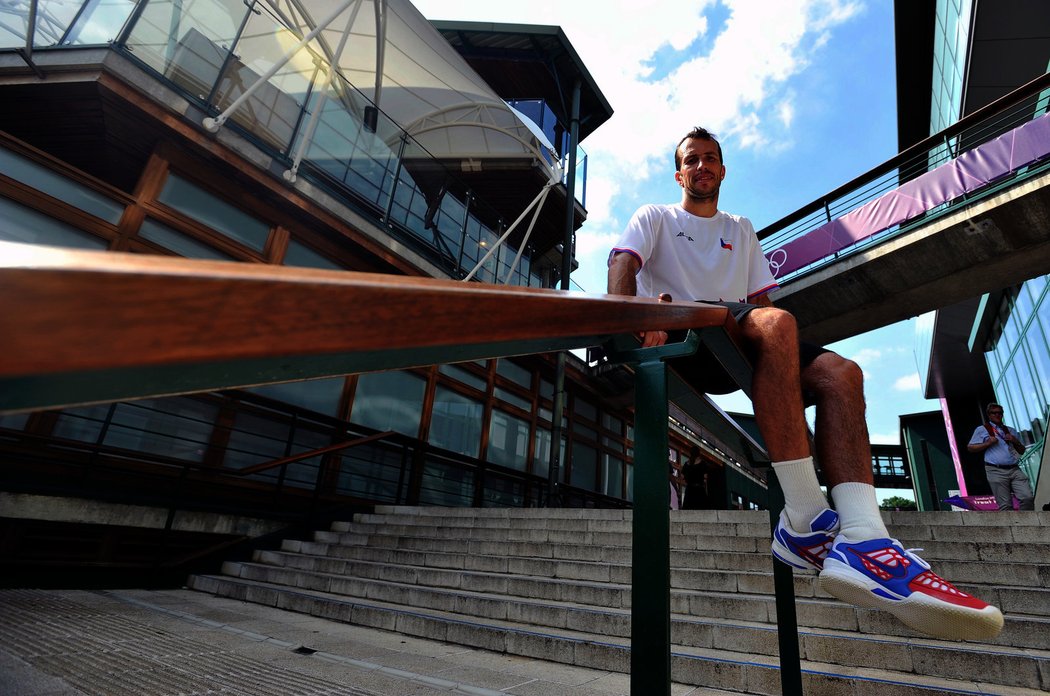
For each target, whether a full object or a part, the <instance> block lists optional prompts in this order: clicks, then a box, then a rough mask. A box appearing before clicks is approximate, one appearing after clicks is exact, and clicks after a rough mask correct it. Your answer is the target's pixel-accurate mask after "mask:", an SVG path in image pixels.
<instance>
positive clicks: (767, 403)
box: [741, 308, 832, 532]
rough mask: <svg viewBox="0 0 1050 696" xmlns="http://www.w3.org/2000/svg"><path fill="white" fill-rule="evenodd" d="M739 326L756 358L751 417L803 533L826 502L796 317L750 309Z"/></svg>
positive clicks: (786, 509)
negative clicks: (812, 440)
mask: <svg viewBox="0 0 1050 696" xmlns="http://www.w3.org/2000/svg"><path fill="white" fill-rule="evenodd" d="M741 329H742V331H743V334H744V337H745V339H746V340H747V342H748V345H749V347H750V348H751V351H752V358H753V361H754V377H753V380H752V393H751V400H752V404H753V405H754V408H755V420H756V422H757V423H758V427H759V430H760V431H761V432H762V439H763V440H765V444H766V449H767V450H768V452H769V456H770V458H771V459H772V460H773V470H774V472H775V473H776V477H777V480H778V481H779V482H780V486H781V488H782V489H783V491H784V515H786V516H787V520H788V522H789V523H790V526H791V528H792V529H797V530H803V531H804V532H805V531H808V530H810V529H811V525H812V524H813V523H814V521H815V520H816V519H817V517H818V516H820V515H821V514H822V513H824V512H825V511H826V510H827V508H828V502H827V498H825V496H824V492H823V491H822V490H821V489H820V482H819V481H818V480H817V475H816V471H815V470H814V468H813V457H812V456H811V452H810V445H809V435H808V429H807V426H806V417H805V413H804V412H803V405H802V386H801V379H800V377H799V361H798V329H797V328H796V325H795V318H794V317H793V316H791V314H789V313H787V312H785V311H783V310H778V309H772V308H758V309H753V310H751V312H749V313H748V314H747V315H746V316H745V317H744V320H743V321H742V322H741ZM831 520H832V518H826V520H825V522H826V523H830V521H831ZM821 526H823V523H822V524H821Z"/></svg>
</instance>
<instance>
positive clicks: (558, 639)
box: [188, 507, 1050, 696]
mask: <svg viewBox="0 0 1050 696" xmlns="http://www.w3.org/2000/svg"><path fill="white" fill-rule="evenodd" d="M631 514H632V513H631V511H630V510H582V509H552V510H538V509H527V510H526V509H490V508H436V507H427V508H415V507H380V508H377V510H376V512H375V514H368V515H359V516H357V517H356V518H355V519H354V521H352V522H338V523H335V524H333V525H332V529H331V530H330V531H324V532H317V533H316V534H315V535H314V539H313V541H297V540H288V541H285V542H284V544H283V545H282V547H281V549H280V550H279V551H262V552H258V553H257V554H256V556H255V559H254V561H253V562H251V563H234V562H231V563H226V564H225V565H224V566H223V570H222V572H223V574H222V575H218V576H212V575H196V576H193V577H191V578H190V580H189V583H188V584H189V586H190V587H192V588H193V589H196V590H200V591H203V592H208V593H212V594H216V595H220V596H224V597H233V598H238V599H243V600H246V601H250V602H258V603H261V604H267V605H272V606H276V607H280V608H283V609H288V610H292V611H299V612H303V613H307V614H312V615H315V616H321V617H326V618H330V619H333V620H336V621H343V622H348V623H353V624H360V625H364V626H370V627H375V628H381V629H387V630H391V631H397V632H401V633H404V634H407V635H412V636H419V637H424V638H430V639H435V640H440V641H445V642H450V643H459V644H463V645H467V646H471V647H475V648H482V649H488V650H493V651H497V652H506V653H510V654H515V655H524V656H528V657H533V658H540V659H546V660H550V661H554V662H561V663H566V664H574V665H580V666H584V667H590V668H594V669H604V670H609V671H620V672H627V671H629V668H630V657H629V650H630V640H629V636H630V623H631V621H630V605H631V587H630V583H631ZM670 515H671V550H672V556H671V565H672V569H671V612H672V627H671V638H672V644H673V645H672V658H671V660H672V674H673V678H674V681H675V682H680V683H685V684H692V685H698V686H706V687H710V688H715V689H720V690H725V691H735V692H743V693H750V694H779V693H780V678H779V672H778V669H779V662H778V657H777V654H778V648H777V634H776V618H775V617H776V611H775V606H774V600H773V576H772V561H771V557H770V554H769V543H768V538H769V522H768V513H767V512H764V511H755V512H752V511H706V510H705V511H675V512H671V513H670ZM885 516H886V520H887V524H888V526H889V527H890V531H891V533H892V534H894V535H895V536H896V537H897V538H899V539H900V540H901V542H902V543H903V544H904V545H905V547H909V548H922V549H923V551H922V552H921V554H920V555H922V556H923V557H924V558H925V559H926V560H928V561H931V562H932V564H933V568H934V570H935V571H936V572H938V573H939V574H941V575H943V576H944V577H946V578H948V579H949V580H951V581H953V582H954V583H955V584H956V585H958V586H959V587H960V589H963V590H965V591H968V592H972V593H974V594H976V595H978V596H979V597H981V598H982V599H985V600H986V601H989V602H993V603H995V604H996V605H997V606H999V607H1000V608H1001V609H1002V610H1003V613H1004V614H1005V616H1006V626H1005V628H1004V629H1003V632H1002V634H1001V635H1000V636H999V637H998V638H997V639H996V640H995V641H994V642H991V643H968V642H966V643H958V642H945V641H939V640H932V639H928V638H925V637H923V636H921V635H919V634H917V633H914V632H912V631H910V630H909V629H907V628H905V627H904V626H903V625H902V624H900V623H899V622H897V621H896V620H895V619H894V618H893V617H891V616H889V615H887V614H884V613H881V612H873V611H869V610H862V609H855V608H853V607H851V606H848V605H845V604H842V603H840V602H838V601H837V600H835V599H833V598H831V597H830V596H828V595H827V594H825V593H823V592H821V590H820V588H819V586H818V584H817V581H816V576H814V575H805V574H799V573H796V574H795V582H794V584H795V593H796V597H797V601H796V606H797V611H798V623H799V642H800V653H801V656H802V669H803V683H804V686H805V689H806V692H807V693H813V694H822V695H826V694H850V695H851V696H852V695H856V694H876V693H877V694H879V696H883V695H887V694H888V695H890V696H896V695H897V694H901V695H904V694H908V695H909V696H912V695H914V694H944V693H960V694H1034V693H1046V692H1047V691H1050V589H1048V588H1050V513H1045V512H1026V513H989V512H959V513H954V512H937V513H917V512H898V513H886V514H885Z"/></svg>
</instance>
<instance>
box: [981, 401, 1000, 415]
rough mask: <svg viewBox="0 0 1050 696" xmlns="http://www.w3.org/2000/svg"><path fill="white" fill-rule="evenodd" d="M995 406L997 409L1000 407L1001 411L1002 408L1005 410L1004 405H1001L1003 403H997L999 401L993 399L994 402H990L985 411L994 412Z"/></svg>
mask: <svg viewBox="0 0 1050 696" xmlns="http://www.w3.org/2000/svg"><path fill="white" fill-rule="evenodd" d="M993 408H997V409H999V410H1000V411H1002V410H1003V407H1002V405H1001V404H997V403H995V402H994V401H993V402H992V403H990V404H988V406H987V408H985V409H984V412H985V413H991V412H992V409H993Z"/></svg>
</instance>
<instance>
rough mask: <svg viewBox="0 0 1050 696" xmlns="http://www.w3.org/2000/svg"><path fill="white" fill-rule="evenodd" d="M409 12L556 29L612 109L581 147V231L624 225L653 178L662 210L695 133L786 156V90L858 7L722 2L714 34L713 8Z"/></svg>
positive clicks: (474, 5) (496, 7) (840, 0)
mask: <svg viewBox="0 0 1050 696" xmlns="http://www.w3.org/2000/svg"><path fill="white" fill-rule="evenodd" d="M414 4H415V5H416V7H418V8H419V10H420V11H421V12H422V13H423V14H424V15H425V16H427V17H430V18H432V19H462V20H471V21H490V22H508V23H521V24H551V25H558V26H561V27H562V29H563V30H564V31H565V34H566V36H567V37H568V39H569V41H570V42H571V43H572V44H573V46H574V48H575V49H576V51H577V53H578V54H579V55H580V58H581V59H582V60H583V63H584V64H585V65H586V66H587V69H588V70H589V71H590V73H591V75H592V76H593V78H594V80H595V82H596V83H597V84H598V87H599V89H601V91H602V93H603V94H605V96H606V98H607V99H608V100H609V103H610V104H611V105H612V107H613V109H614V111H615V113H614V115H613V117H612V118H611V119H610V120H609V121H608V122H606V123H605V124H603V125H602V126H601V127H600V128H599V129H598V130H597V131H596V132H595V133H594V134H593V135H591V136H590V137H589V138H588V139H587V140H586V141H585V142H584V144H583V145H584V149H586V150H587V152H588V153H589V155H590V158H591V159H590V163H589V173H588V200H587V208H588V211H589V214H590V219H589V220H588V222H587V225H586V227H585V229H586V228H587V227H591V226H600V227H604V226H605V225H606V224H607V223H608V222H609V221H610V220H613V221H615V222H614V224H616V225H617V226H619V225H622V224H623V223H624V222H625V220H617V219H616V218H617V214H618V213H619V215H628V214H629V213H630V211H631V210H633V209H634V208H635V207H637V205H638V204H639V203H641V202H643V201H640V200H636V197H637V196H639V195H640V193H639V192H640V190H641V189H642V187H641V186H640V185H639V184H640V183H641V182H642V181H645V180H650V179H651V178H652V177H657V176H659V177H666V190H667V195H668V197H669V198H668V201H670V200H674V199H676V198H677V189H676V187H675V185H674V183H673V178H672V174H673V172H672V171H671V161H672V160H671V156H672V150H673V148H674V145H675V143H676V142H677V140H678V137H679V136H680V135H681V134H682V133H684V132H686V131H687V130H689V128H691V127H692V126H695V125H703V126H706V127H707V128H709V129H711V130H712V131H714V132H715V133H716V134H718V135H719V136H720V137H721V138H722V139H729V138H731V139H733V140H734V143H733V145H734V147H737V148H761V147H770V146H771V145H772V144H776V145H777V146H778V147H785V146H787V145H786V144H785V143H783V142H781V141H782V140H783V139H784V137H785V132H786V130H787V127H788V126H790V125H791V120H792V118H793V114H794V102H795V100H796V99H797V97H796V95H794V94H793V93H791V92H790V91H789V90H787V89H786V84H787V82H788V80H790V78H791V77H793V76H794V75H796V74H798V73H799V72H800V71H801V70H803V69H805V68H806V66H807V65H809V63H810V61H811V56H812V55H813V52H814V51H816V50H817V49H818V48H819V46H820V45H821V44H822V43H823V42H825V41H826V39H827V33H828V32H829V31H830V30H831V29H833V28H834V27H835V26H836V25H838V24H841V23H843V22H846V21H848V20H849V19H851V18H853V17H854V16H856V15H857V14H858V13H859V12H860V11H861V9H862V7H861V4H860V3H858V2H856V1H852V0H766V1H758V0H722V2H721V3H720V4H721V5H722V6H723V7H724V8H725V9H727V10H728V16H729V18H728V20H727V21H726V23H725V24H724V25H722V26H711V25H710V24H709V22H708V20H707V18H706V17H705V16H704V12H705V10H708V9H710V8H711V7H712V6H714V5H716V4H718V3H717V0H700V2H693V3H681V2H671V1H670V0H667V1H663V2H648V3H638V2H634V1H628V0H609V1H607V2H604V3H603V4H602V11H601V12H595V10H594V6H593V5H592V4H590V3H582V2H581V3H566V2H563V1H562V0H532V1H531V2H528V3H493V2H491V1H490V0H459V1H458V2H455V3H449V2H447V0H414ZM716 32H720V33H718V34H717V36H713V34H715V33H716ZM699 39H704V41H700V42H699V43H697V42H698V40H699ZM694 45H702V46H704V50H699V51H697V54H696V55H692V56H687V55H683V56H680V63H679V64H678V65H677V66H669V67H670V70H669V71H666V67H668V66H665V72H666V74H665V75H664V76H663V77H661V78H659V79H656V80H649V79H648V77H647V76H649V75H651V74H652V72H653V69H652V68H653V66H652V64H651V61H652V59H653V57H654V56H655V55H656V54H657V51H659V50H661V47H664V49H663V52H666V50H667V48H666V47H670V49H672V50H673V51H677V52H684V51H685V50H686V49H688V48H689V47H690V46H694ZM616 208H618V211H617V210H614V209H616ZM623 211H626V212H623Z"/></svg>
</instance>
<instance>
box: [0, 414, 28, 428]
mask: <svg viewBox="0 0 1050 696" xmlns="http://www.w3.org/2000/svg"><path fill="white" fill-rule="evenodd" d="M28 420H29V414H28V413H11V414H8V415H0V428H8V429H10V430H22V429H23V428H25V427H26V421H28Z"/></svg>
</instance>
